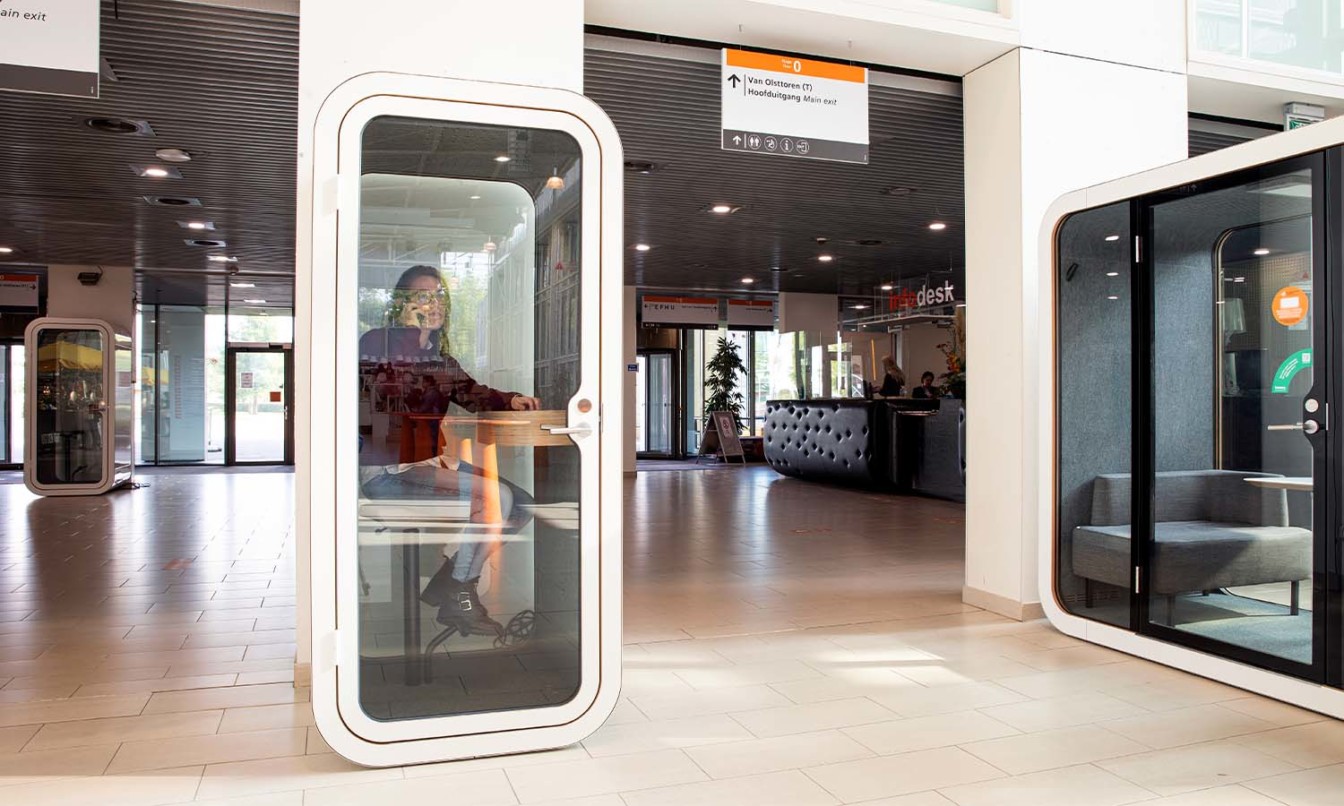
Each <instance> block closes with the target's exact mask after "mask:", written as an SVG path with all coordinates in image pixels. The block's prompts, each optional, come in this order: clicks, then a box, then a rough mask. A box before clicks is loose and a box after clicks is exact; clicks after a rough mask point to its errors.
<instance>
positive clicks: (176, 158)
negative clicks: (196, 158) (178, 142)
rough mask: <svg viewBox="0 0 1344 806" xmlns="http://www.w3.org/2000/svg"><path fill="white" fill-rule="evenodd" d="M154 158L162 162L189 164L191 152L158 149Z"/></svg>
mask: <svg viewBox="0 0 1344 806" xmlns="http://www.w3.org/2000/svg"><path fill="white" fill-rule="evenodd" d="M154 156H156V157H158V158H159V159H161V160H163V161H164V162H191V152H190V151H187V150H186V149H182V148H160V149H159V150H158V151H155V152H154Z"/></svg>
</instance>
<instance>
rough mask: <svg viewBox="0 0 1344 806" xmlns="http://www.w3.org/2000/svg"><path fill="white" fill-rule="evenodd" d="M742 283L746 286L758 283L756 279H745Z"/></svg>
mask: <svg viewBox="0 0 1344 806" xmlns="http://www.w3.org/2000/svg"><path fill="white" fill-rule="evenodd" d="M742 282H743V283H744V284H746V285H751V284H752V283H754V282H756V279H755V278H753V277H743V278H742Z"/></svg>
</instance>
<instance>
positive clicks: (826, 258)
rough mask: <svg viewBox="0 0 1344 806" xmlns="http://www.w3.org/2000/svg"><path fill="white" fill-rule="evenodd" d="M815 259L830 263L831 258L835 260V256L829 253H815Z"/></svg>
mask: <svg viewBox="0 0 1344 806" xmlns="http://www.w3.org/2000/svg"><path fill="white" fill-rule="evenodd" d="M817 260H820V261H821V262H822V263H830V262H831V261H832V260H835V258H834V257H832V256H830V255H817Z"/></svg>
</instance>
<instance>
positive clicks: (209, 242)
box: [186, 238, 228, 249]
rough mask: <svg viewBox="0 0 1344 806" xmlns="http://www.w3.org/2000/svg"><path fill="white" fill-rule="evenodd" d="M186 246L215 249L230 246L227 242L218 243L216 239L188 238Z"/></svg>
mask: <svg viewBox="0 0 1344 806" xmlns="http://www.w3.org/2000/svg"><path fill="white" fill-rule="evenodd" d="M186 244H187V246H207V247H212V248H214V249H223V248H224V247H226V246H228V243H226V242H225V241H217V240H215V239H214V238H188V239H187V240H186Z"/></svg>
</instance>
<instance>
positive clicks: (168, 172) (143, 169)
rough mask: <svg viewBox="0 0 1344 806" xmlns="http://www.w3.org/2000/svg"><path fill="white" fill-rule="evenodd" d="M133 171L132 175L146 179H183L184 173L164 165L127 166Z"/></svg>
mask: <svg viewBox="0 0 1344 806" xmlns="http://www.w3.org/2000/svg"><path fill="white" fill-rule="evenodd" d="M126 167H128V168H130V169H131V173H133V174H135V175H136V176H140V177H144V178H146V179H181V178H182V172H181V171H179V170H177V169H176V168H165V167H163V166H162V165H136V164H131V165H128V166H126Z"/></svg>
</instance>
